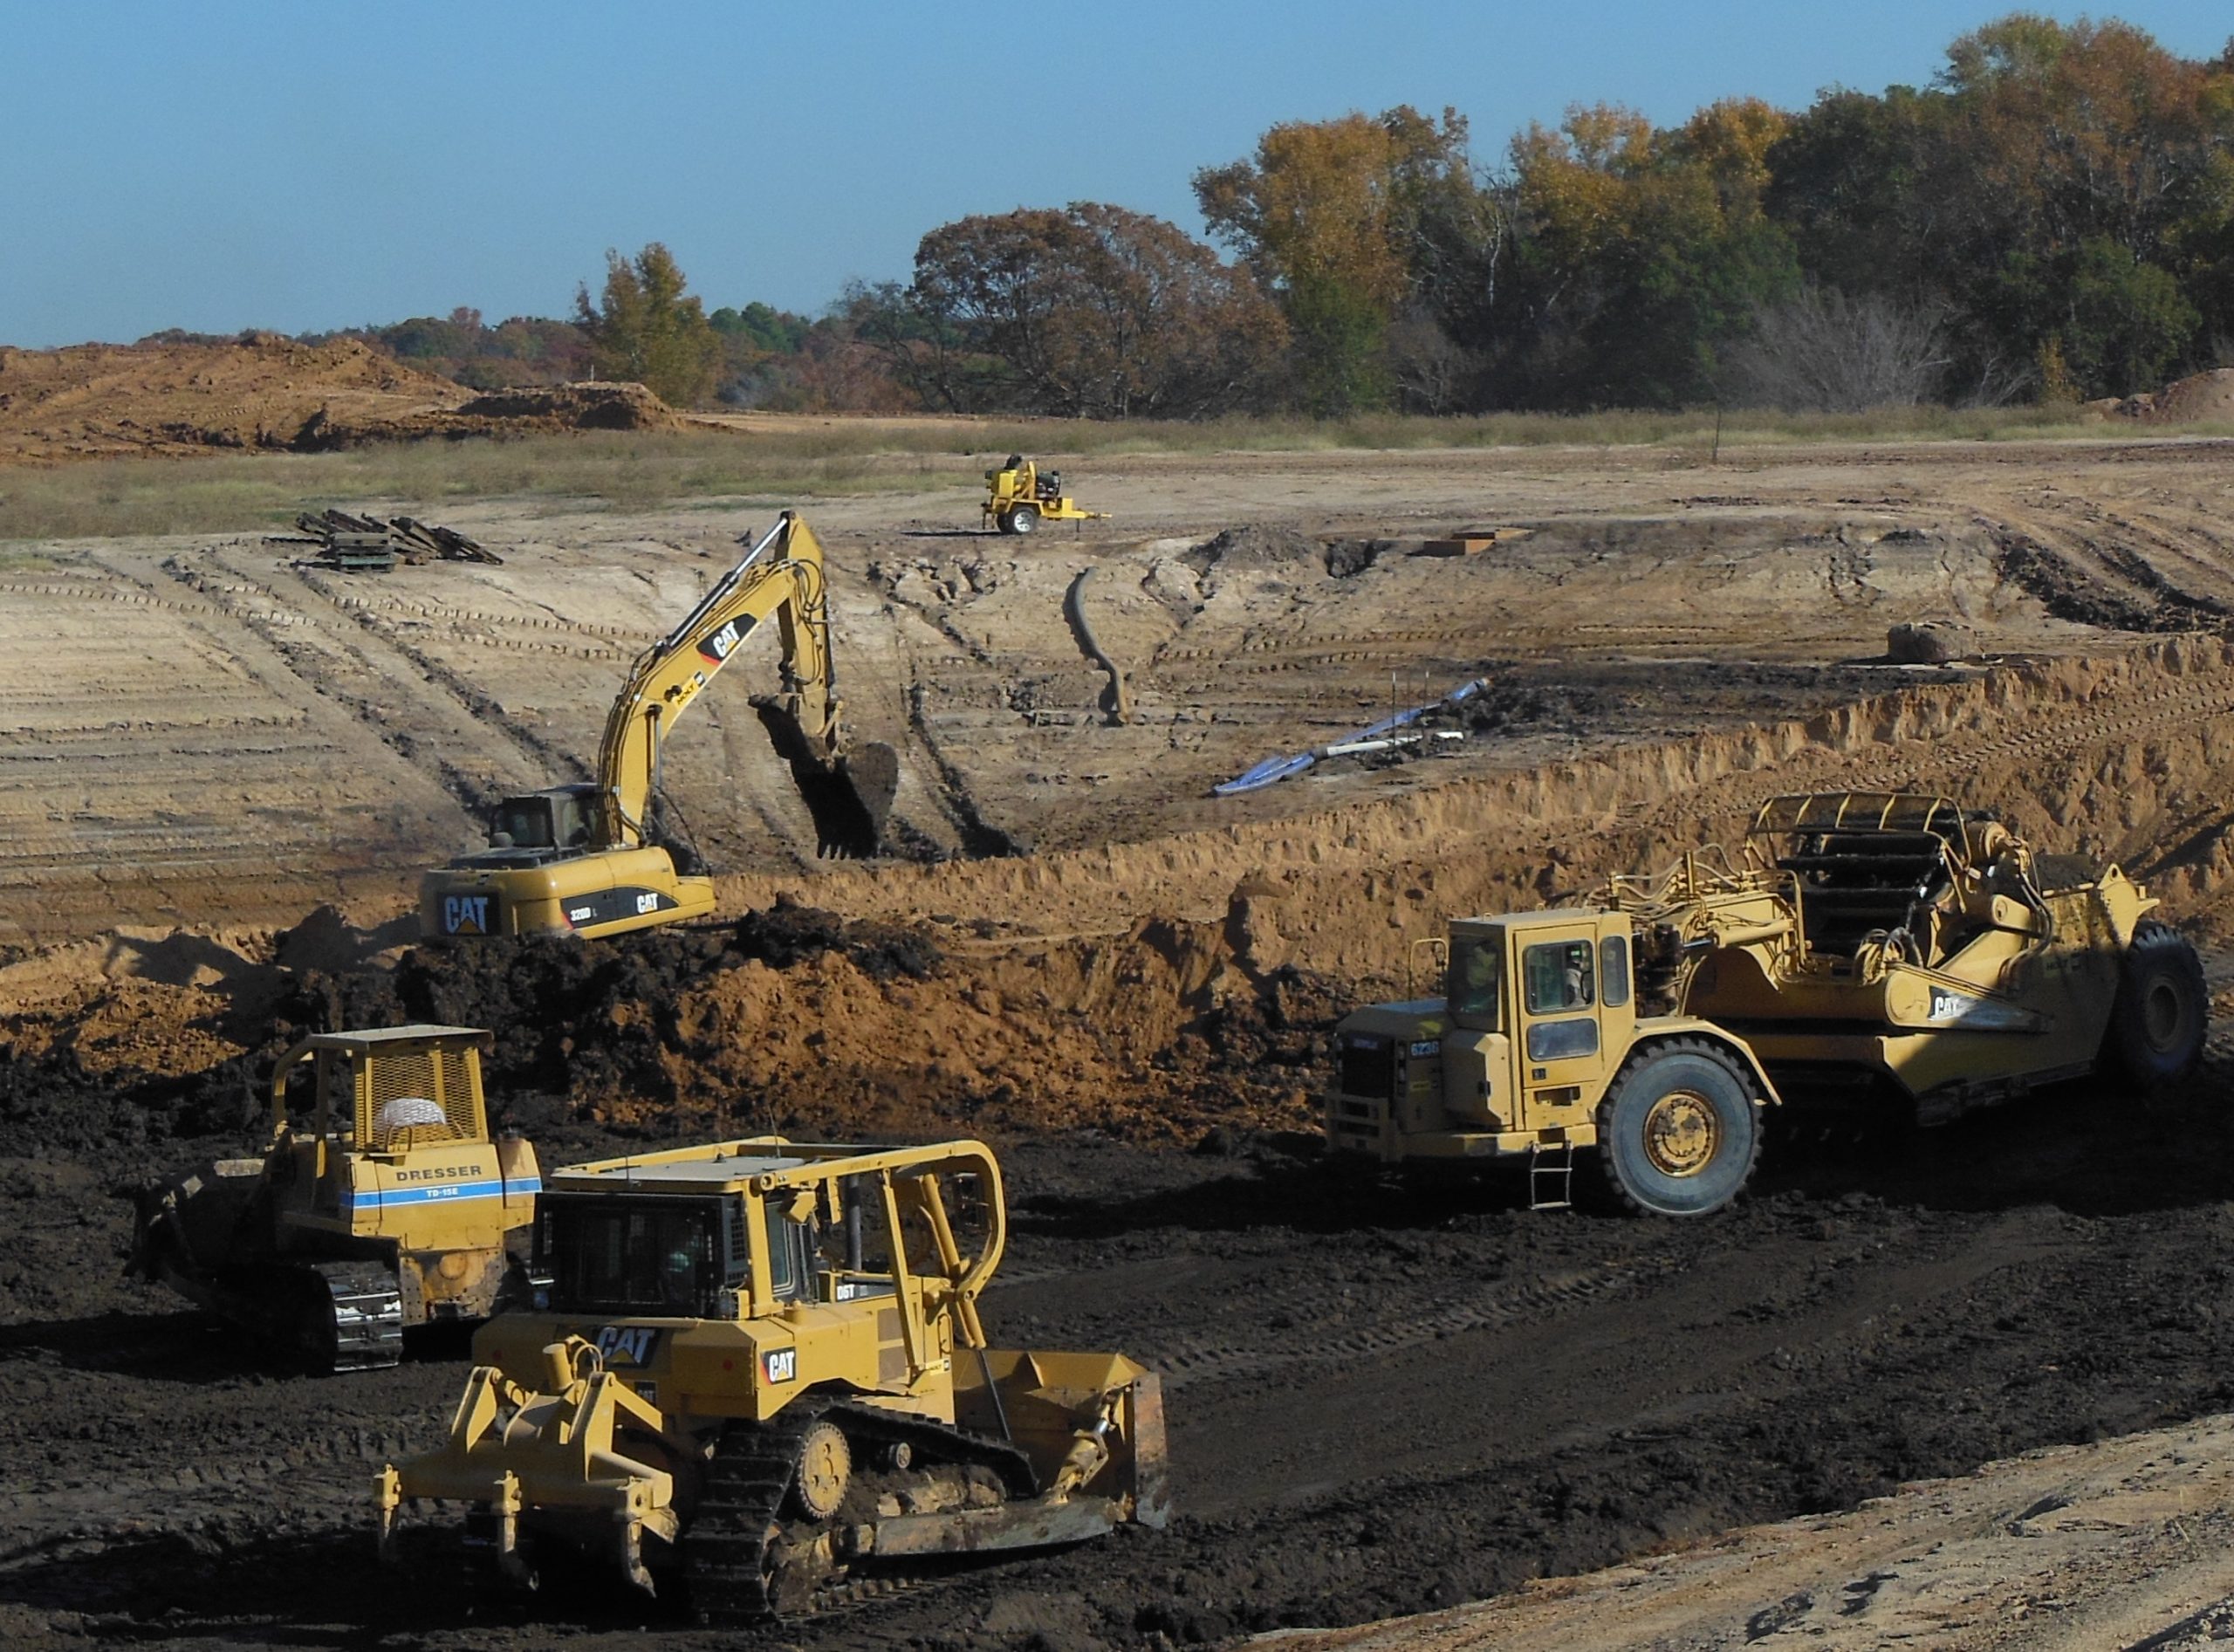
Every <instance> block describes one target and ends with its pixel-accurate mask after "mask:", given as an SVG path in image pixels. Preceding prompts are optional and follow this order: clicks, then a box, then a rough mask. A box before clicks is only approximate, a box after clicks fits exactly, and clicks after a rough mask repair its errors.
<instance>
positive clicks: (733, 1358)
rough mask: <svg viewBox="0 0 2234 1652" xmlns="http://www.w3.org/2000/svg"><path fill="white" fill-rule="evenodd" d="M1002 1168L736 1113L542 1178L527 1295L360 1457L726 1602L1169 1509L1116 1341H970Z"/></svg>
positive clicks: (541, 1533)
mask: <svg viewBox="0 0 2234 1652" xmlns="http://www.w3.org/2000/svg"><path fill="white" fill-rule="evenodd" d="M1005 1231H1006V1217H1005V1210H1004V1201H1003V1195H1002V1189H1001V1181H1000V1172H999V1169H998V1168H997V1165H996V1163H995V1162H994V1159H993V1156H992V1154H991V1152H990V1149H988V1148H985V1147H984V1146H983V1145H982V1144H980V1143H978V1142H975V1141H950V1142H945V1143H942V1144H939V1145H935V1146H929V1147H912V1148H859V1147H837V1146H812V1145H806V1144H801V1143H795V1142H791V1141H785V1140H784V1139H782V1138H781V1137H775V1136H767V1137H758V1138H754V1139H751V1140H747V1141H730V1142H724V1143H720V1144H717V1145H713V1146H707V1147H700V1148H683V1149H679V1150H676V1151H672V1152H668V1153H661V1154H654V1155H648V1156H645V1157H641V1158H634V1159H621V1160H610V1161H606V1162H600V1163H595V1164H586V1165H579V1166H574V1167H572V1168H570V1169H562V1170H559V1171H558V1172H557V1173H555V1174H554V1175H553V1176H551V1177H550V1178H549V1179H548V1181H547V1182H546V1184H545V1194H544V1196H543V1198H542V1200H541V1201H540V1203H539V1205H538V1213H537V1224H536V1242H535V1264H534V1268H533V1278H534V1286H533V1288H534V1292H535V1300H534V1306H532V1307H531V1308H525V1309H522V1310H519V1311H516V1312H512V1313H505V1314H504V1315H501V1316H500V1317H498V1318H497V1319H496V1320H491V1321H490V1323H489V1324H488V1325H487V1326H483V1329H482V1331H481V1333H480V1334H479V1335H478V1336H477V1337H476V1339H475V1342H474V1358H475V1361H476V1364H475V1367H474V1370H473V1373H472V1375H471V1376H470V1377H469V1379H468V1381H467V1383H466V1389H465V1394H464V1397H463V1400H462V1401H461V1402H460V1403H459V1406H458V1409H457V1412H456V1416H455V1417H454V1418H453V1420H452V1422H451V1426H450V1433H449V1438H448V1440H447V1441H445V1442H444V1443H442V1445H441V1446H440V1447H438V1448H437V1449H435V1450H433V1451H430V1452H428V1453H426V1454H425V1455H424V1456H421V1457H414V1458H411V1459H409V1460H408V1461H406V1462H404V1463H401V1464H399V1465H394V1466H391V1467H388V1468H386V1469H384V1470H381V1472H380V1475H379V1476H378V1477H377V1479H376V1483H375V1494H376V1501H377V1504H378V1507H379V1511H380V1534H381V1548H382V1552H383V1553H384V1554H387V1555H390V1556H391V1557H393V1556H394V1554H395V1553H396V1545H397V1542H398V1539H399V1526H400V1525H401V1520H400V1516H401V1511H402V1510H403V1506H404V1505H406V1504H407V1503H410V1502H412V1501H413V1500H415V1499H417V1500H425V1501H428V1502H437V1501H446V1502H453V1503H460V1504H463V1505H466V1507H465V1522H466V1533H467V1541H468V1543H469V1546H474V1547H476V1548H479V1549H482V1550H483V1551H485V1552H486V1553H487V1554H488V1556H489V1558H490V1559H492V1560H493V1562H494V1563H495V1566H496V1567H497V1570H498V1571H499V1572H500V1573H502V1574H503V1575H504V1576H506V1577H509V1578H510V1579H511V1580H513V1581H515V1582H516V1583H518V1584H521V1585H523V1586H532V1585H534V1584H535V1583H536V1582H537V1581H538V1580H540V1579H542V1578H544V1577H546V1576H549V1575H552V1573H553V1572H554V1569H558V1570H565V1569H570V1568H571V1569H574V1570H577V1571H580V1572H582V1573H584V1574H586V1575H595V1574H596V1573H597V1572H598V1571H599V1570H600V1569H602V1570H603V1572H604V1573H605V1574H606V1575H607V1576H609V1577H611V1578H613V1580H615V1581H616V1582H620V1580H626V1582H627V1583H628V1584H631V1585H633V1586H634V1587H636V1588H638V1589H641V1590H642V1591H644V1592H646V1593H659V1594H670V1593H681V1594H684V1595H685V1596H687V1598H688V1599H689V1601H690V1603H691V1604H692V1606H693V1607H695V1608H696V1611H697V1612H699V1613H700V1614H703V1615H707V1616H709V1617H713V1618H721V1619H732V1620H736V1619H749V1618H757V1617H764V1616H768V1615H771V1614H779V1613H783V1612H787V1611H793V1610H797V1609H800V1608H802V1607H806V1606H808V1605H810V1604H812V1602H813V1601H814V1600H815V1599H816V1596H817V1594H818V1592H819V1591H822V1590H825V1589H827V1588H830V1587H834V1586H837V1585H839V1584H842V1583H845V1582H846V1581H847V1580H852V1579H858V1578H860V1577H862V1576H864V1575H867V1574H871V1573H878V1572H887V1571H895V1570H899V1571H904V1570H906V1569H908V1568H909V1567H910V1566H911V1565H915V1564H920V1563H921V1562H922V1560H923V1559H925V1558H927V1557H932V1556H940V1555H951V1554H955V1553H962V1552H970V1551H978V1550H996V1549H1009V1548H1031V1547H1042V1546H1049V1545H1056V1544H1066V1543H1071V1542H1074V1541H1078V1540H1079V1539H1086V1538H1089V1537H1093V1536H1096V1535H1098V1534H1100V1533H1101V1532H1107V1531H1108V1530H1109V1529H1110V1528H1112V1527H1114V1526H1116V1525H1123V1524H1127V1523H1138V1524H1141V1525H1151V1526H1160V1525H1162V1524H1163V1522H1164V1518H1165V1511H1166V1505H1167V1499H1166V1492H1165V1457H1164V1443H1163V1413H1162V1391H1161V1388H1160V1386H1159V1383H1158V1380H1157V1378H1156V1376H1155V1374H1153V1373H1151V1372H1149V1371H1148V1370H1146V1369H1145V1368H1142V1367H1141V1366H1140V1365H1138V1364H1136V1363H1135V1362H1134V1361H1131V1360H1128V1359H1127V1358H1125V1357H1124V1356H1123V1355H1121V1354H1080V1353H1058V1352H1051V1351H1046V1350H1025V1349H1014V1348H995V1347H990V1346H989V1345H988V1342H987V1339H986V1336H985V1333H984V1329H983V1325H982V1323H981V1322H980V1320H979V1318H978V1310H977V1299H978V1297H979V1296H980V1294H981V1293H982V1292H983V1290H984V1288H985V1286H986V1285H987V1283H988V1281H990V1278H991V1277H992V1274H993V1271H994V1269H995V1268H996V1266H997V1265H998V1264H999V1261H1000V1258H1001V1253H1002V1250H1003V1246H1004V1242H1005Z"/></svg>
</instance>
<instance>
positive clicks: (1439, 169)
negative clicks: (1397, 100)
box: [1194, 106, 1500, 415]
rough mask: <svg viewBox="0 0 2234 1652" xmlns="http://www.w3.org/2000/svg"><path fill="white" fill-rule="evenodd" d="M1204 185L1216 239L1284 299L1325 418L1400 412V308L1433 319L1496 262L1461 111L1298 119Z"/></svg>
mask: <svg viewBox="0 0 2234 1652" xmlns="http://www.w3.org/2000/svg"><path fill="white" fill-rule="evenodd" d="M1194 186H1195V198H1196V202H1198V203H1199V205H1200V206H1201V208H1202V212H1203V219H1204V221H1205V222H1206V223H1208V224H1209V225H1210V232H1211V234H1212V235H1213V236H1216V237H1217V238H1218V239H1220V240H1221V241H1223V242H1224V243H1226V244H1227V245H1228V246H1230V247H1231V248H1233V249H1234V250H1236V251H1237V253H1239V254H1240V256H1241V258H1242V260H1243V262H1244V264H1247V265H1248V266H1249V267H1250V268H1251V270H1253V271H1255V272H1256V274H1257V277H1258V278H1259V279H1260V280H1261V281H1262V282H1263V283H1264V284H1265V286H1266V287H1267V289H1268V290H1270V291H1272V292H1273V293H1275V294H1276V295H1277V296H1278V300H1279V303H1280V305H1281V308H1282V309H1283V311H1284V312H1285V314H1286V316H1287V319H1288V322H1289V325H1290V326H1291V327H1292V330H1293V332H1294V337H1295V344H1296V354H1297V358H1298V368H1299V375H1300V377H1301V380H1302V383H1303V387H1304V391H1305V401H1306V403H1307V405H1309V407H1310V408H1311V409H1312V411H1313V412H1314V413H1317V414H1319V415H1340V414H1343V413H1347V412H1348V411H1350V410H1352V409H1353V408H1361V407H1373V406H1378V405H1381V403H1382V402H1384V401H1387V400H1388V395H1389V393H1390V389H1391V376H1390V368H1389V364H1388V360H1387V359H1386V357H1385V355H1384V353H1383V346H1384V344H1385V341H1386V335H1387V332H1388V327H1389V326H1390V324H1391V323H1392V322H1393V321H1394V320H1395V319H1396V317H1397V315H1398V314H1399V312H1400V311H1402V310H1404V309H1405V308H1406V306H1407V305H1408V303H1412V304H1415V305H1416V306H1417V307H1416V308H1415V318H1426V319H1431V318H1432V317H1433V316H1434V315H1435V314H1436V312H1437V311H1438V310H1439V309H1442V308H1444V307H1448V306H1451V305H1455V304H1456V302H1458V300H1459V298H1460V296H1461V295H1462V294H1463V293H1466V292H1467V291H1469V290H1470V287H1471V286H1473V285H1474V284H1478V283H1480V282H1482V281H1484V280H1485V279H1487V278H1488V276H1487V273H1486V271H1485V268H1484V266H1485V265H1493V264H1494V259H1495V250H1496V247H1497V242H1498V235H1499V227H1500V226H1499V221H1498V219H1497V214H1496V211H1495V209H1494V203H1493V202H1492V201H1491V200H1490V197H1489V196H1488V195H1485V194H1484V192H1483V191H1482V189H1480V188H1479V187H1478V185H1477V180H1476V179H1475V176H1474V173H1473V168H1472V165H1471V163H1470V161H1469V159H1468V155H1467V148H1466V122H1465V120H1463V118H1462V117H1461V116H1460V115H1459V114H1458V113H1456V111H1454V110H1449V109H1446V110H1444V111H1443V118H1442V120H1440V121H1439V122H1438V121H1436V120H1432V119H1429V117H1426V116H1423V115H1422V114H1421V113H1419V112H1418V111H1416V110H1415V109H1413V108H1411V107H1409V106H1399V107H1396V108H1394V109H1390V110H1388V111H1387V112H1386V113H1382V114H1381V115H1379V116H1367V115H1363V114H1357V113H1352V114H1347V115H1343V116H1341V117H1340V118H1339V119H1336V120H1306V121H1290V122H1285V123H1283V124H1281V125H1279V126H1276V127H1272V128H1271V130H1270V131H1268V132H1266V133H1265V134H1264V136H1263V137H1262V138H1260V139H1258V140H1257V149H1256V153H1255V154H1254V155H1252V156H1251V157H1250V158H1248V159H1246V160H1242V161H1233V162H1231V163H1230V165H1226V166H1223V167H1206V168H1203V169H1202V170H1201V171H1199V172H1197V173H1196V175H1195V178H1194Z"/></svg>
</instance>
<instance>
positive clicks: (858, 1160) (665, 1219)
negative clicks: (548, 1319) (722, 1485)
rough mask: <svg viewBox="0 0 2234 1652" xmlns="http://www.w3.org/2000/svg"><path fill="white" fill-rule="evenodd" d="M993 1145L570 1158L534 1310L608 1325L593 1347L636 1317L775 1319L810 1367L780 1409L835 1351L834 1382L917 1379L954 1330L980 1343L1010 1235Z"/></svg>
mask: <svg viewBox="0 0 2234 1652" xmlns="http://www.w3.org/2000/svg"><path fill="white" fill-rule="evenodd" d="M979 1155H983V1149H982V1148H975V1147H974V1146H970V1145H968V1144H964V1145H963V1146H959V1147H957V1146H955V1145H951V1144H949V1146H947V1147H945V1148H937V1149H929V1148H884V1149H873V1150H869V1151H867V1152H864V1151H863V1150H861V1149H860V1148H844V1149H839V1148H817V1147H812V1146H802V1145H800V1144H798V1143H792V1142H787V1141H781V1140H779V1139H777V1138H772V1137H770V1138H761V1139H757V1140H752V1141H737V1142H730V1143H724V1144H723V1146H722V1147H721V1148H719V1149H716V1150H713V1151H710V1152H709V1151H706V1150H696V1151H693V1152H689V1153H687V1154H685V1155H680V1156H677V1155H647V1156H645V1157H641V1158H634V1159H621V1160H609V1161H606V1162H601V1163H599V1164H593V1165H579V1166H575V1167H572V1168H571V1169H567V1170H565V1171H561V1172H559V1173H558V1174H557V1175H555V1176H553V1177H552V1181H551V1183H550V1185H549V1188H548V1189H546V1191H545V1193H544V1195H543V1196H542V1198H541V1200H540V1201H539V1202H538V1208H537V1217H536V1237H535V1258H536V1260H535V1273H536V1275H537V1277H538V1278H539V1279H540V1280H542V1281H543V1282H544V1283H543V1285H542V1286H541V1290H540V1296H541V1300H540V1303H539V1306H540V1307H542V1308H544V1309H547V1310H548V1311H549V1312H550V1313H553V1314H557V1315H560V1316H565V1317H569V1318H572V1317H576V1316H582V1317H586V1318H602V1319H604V1320H606V1324H605V1326H602V1327H601V1328H600V1329H597V1330H596V1331H595V1332H594V1333H593V1337H592V1340H593V1341H600V1339H602V1340H603V1341H611V1342H613V1343H614V1344H615V1345H616V1346H619V1345H621V1344H625V1343H626V1342H627V1340H628V1337H629V1335H630V1334H631V1333H630V1330H629V1326H628V1325H627V1321H629V1320H683V1321H715V1322H727V1323H730V1324H736V1323H739V1322H742V1321H751V1320H759V1321H768V1320H778V1321H780V1322H781V1323H782V1324H784V1325H785V1326H786V1327H788V1328H789V1329H790V1330H791V1332H792V1333H794V1334H796V1335H797V1337H798V1340H799V1347H800V1355H801V1359H800V1361H799V1363H798V1368H797V1378H795V1379H785V1388H784V1389H781V1390H779V1389H778V1388H777V1386H776V1384H775V1383H774V1382H773V1381H771V1382H770V1384H769V1385H768V1386H769V1388H770V1389H771V1392H770V1394H769V1396H768V1400H767V1403H768V1405H769V1406H770V1408H771V1409H773V1407H774V1406H777V1405H780V1404H781V1403H782V1402H783V1400H784V1399H785V1398H788V1397H790V1393H789V1391H788V1388H789V1384H790V1383H791V1381H795V1380H798V1379H803V1378H805V1376H806V1374H807V1369H808V1366H809V1364H810V1363H812V1364H813V1365H817V1366H819V1365H820V1364H821V1363H822V1362H823V1360H822V1354H823V1353H824V1351H827V1357H828V1359H829V1361H830V1363H831V1366H832V1368H831V1369H830V1370H828V1371H827V1373H826V1375H827V1376H828V1377H829V1378H831V1379H833V1380H837V1381H842V1382H844V1383H846V1385H848V1386H851V1387H854V1388H860V1389H861V1390H863V1391H871V1392H874V1391H878V1390H883V1391H887V1392H893V1391H906V1390H909V1389H912V1388H914V1387H915V1385H916V1384H917V1383H918V1382H919V1381H921V1380H922V1378H924V1377H925V1375H926V1374H929V1373H931V1372H933V1371H935V1370H937V1369H939V1368H942V1367H943V1365H944V1363H945V1361H946V1360H947V1359H948V1357H949V1354H950V1352H951V1350H952V1347H954V1344H955V1342H956V1340H957V1335H956V1333H959V1340H962V1341H963V1342H964V1343H965V1344H966V1345H968V1346H973V1347H974V1346H982V1342H983V1333H982V1332H981V1331H980V1330H979V1329H978V1326H977V1313H976V1307H975V1298H976V1295H977V1292H978V1290H980V1289H982V1288H983V1283H984V1281H985V1279H986V1278H988V1277H989V1276H990V1273H991V1271H992V1268H993V1266H994V1265H995V1264H996V1263H997V1261H998V1259H999V1255H1000V1250H1001V1246H1002V1244H1003V1243H1004V1224H1003V1221H1002V1217H1001V1214H1000V1211H1001V1206H1000V1196H999V1184H998V1181H997V1175H996V1174H995V1173H994V1172H993V1171H992V1169H991V1161H990V1156H989V1155H988V1156H983V1157H982V1158H981V1157H980V1156H979ZM810 1344H813V1345H815V1347H814V1349H813V1351H812V1352H810V1348H809V1345H810ZM600 1351H601V1352H602V1351H605V1350H604V1348H603V1347H602V1342H600ZM817 1374H818V1375H821V1374H824V1373H820V1372H818V1373H817Z"/></svg>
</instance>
